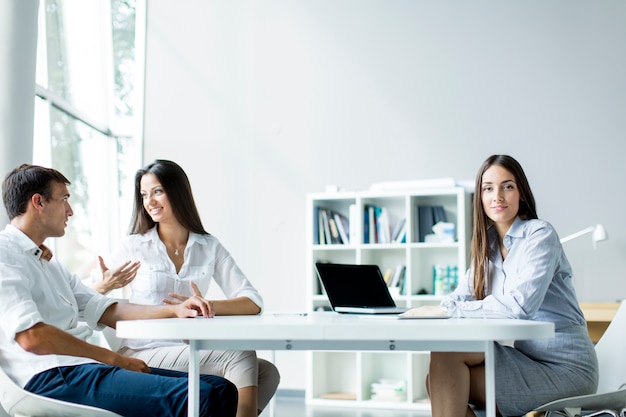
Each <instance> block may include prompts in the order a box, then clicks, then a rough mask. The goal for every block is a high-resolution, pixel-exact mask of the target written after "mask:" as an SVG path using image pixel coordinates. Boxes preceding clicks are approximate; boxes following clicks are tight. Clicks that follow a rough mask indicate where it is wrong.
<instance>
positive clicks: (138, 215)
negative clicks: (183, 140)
mask: <svg viewBox="0 0 626 417" xmlns="http://www.w3.org/2000/svg"><path fill="white" fill-rule="evenodd" d="M146 174H154V176H155V177H157V179H158V180H159V182H160V183H161V186H162V187H163V191H165V194H166V195H167V199H168V200H169V202H170V205H171V206H172V211H173V212H174V216H175V217H176V220H178V222H179V223H180V224H181V225H183V226H184V227H185V228H186V229H187V230H189V231H190V232H194V233H198V234H202V235H208V234H209V233H208V232H207V231H206V230H204V227H203V226H202V221H201V220H200V215H199V214H198V209H197V207H196V203H195V201H194V199H193V193H192V192H191V184H190V183H189V178H188V177H187V174H185V171H183V169H182V168H181V167H180V166H179V165H178V164H177V163H175V162H172V161H167V160H164V159H156V160H155V161H154V162H152V163H150V164H148V165H146V166H145V167H143V168H141V169H140V170H138V171H137V173H136V174H135V196H134V204H133V216H132V219H131V221H130V228H129V233H130V234H131V235H132V234H142V233H146V232H147V231H148V230H150V229H151V228H152V227H154V225H155V224H156V222H155V221H154V220H152V217H150V215H149V214H148V213H147V212H146V210H145V209H144V207H143V198H142V197H141V178H142V177H143V176H144V175H146Z"/></svg>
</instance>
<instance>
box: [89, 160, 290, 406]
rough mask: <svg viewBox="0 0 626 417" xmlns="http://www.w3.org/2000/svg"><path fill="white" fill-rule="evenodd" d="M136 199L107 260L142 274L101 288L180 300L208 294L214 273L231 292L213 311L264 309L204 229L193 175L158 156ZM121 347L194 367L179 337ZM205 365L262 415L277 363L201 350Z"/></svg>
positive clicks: (140, 177) (135, 297)
mask: <svg viewBox="0 0 626 417" xmlns="http://www.w3.org/2000/svg"><path fill="white" fill-rule="evenodd" d="M134 199H135V200H134V210H133V218H132V220H131V228H130V234H129V236H127V237H126V238H125V239H124V240H123V241H122V242H121V244H120V246H119V248H118V249H117V250H116V251H115V252H114V253H113V254H112V255H111V256H110V257H109V258H108V259H106V262H105V261H104V260H102V259H100V265H101V268H103V269H107V266H106V265H111V266H115V267H118V266H119V265H128V267H127V268H126V270H131V269H132V267H133V266H135V265H137V264H138V265H139V268H138V270H137V275H136V277H135V278H134V279H132V275H123V274H118V275H115V274H113V275H112V279H113V280H112V281H109V282H104V281H100V282H96V283H94V285H93V286H94V288H95V289H96V290H98V291H100V292H102V293H106V292H108V291H110V290H112V289H114V288H117V287H119V286H122V285H125V284H126V283H127V282H129V286H130V297H129V299H130V301H131V302H133V303H143V304H163V303H164V302H165V303H176V302H179V301H180V300H182V299H185V298H187V297H188V296H191V295H194V294H195V295H202V294H206V293H207V291H208V288H209V284H210V282H211V280H215V282H216V283H217V285H218V286H219V287H220V288H221V290H222V292H223V293H224V295H225V296H226V297H227V299H223V300H209V304H210V306H211V311H210V312H209V317H213V316H214V315H245V314H259V313H260V312H261V311H262V309H263V300H262V298H261V296H260V295H259V293H258V291H257V290H256V289H255V288H254V287H253V286H252V284H251V283H250V281H249V280H248V278H247V277H246V276H245V275H244V273H243V272H242V271H241V269H240V268H239V267H238V266H237V264H236V263H235V260H234V259H233V257H232V256H231V255H230V253H229V252H228V251H227V250H226V249H225V248H224V246H222V244H221V243H220V242H219V241H218V239H217V238H216V237H215V236H212V235H210V234H209V233H207V232H206V231H205V230H204V227H203V226H202V222H201V220H200V216H199V214H198V210H197V208H196V205H195V202H194V198H193V194H192V191H191V185H190V183H189V179H188V178H187V175H186V174H185V172H184V171H183V169H182V168H181V167H180V166H179V165H178V164H176V163H174V162H171V161H167V160H156V161H154V162H153V163H151V164H149V165H148V166H146V167H144V168H143V169H140V170H139V171H137V174H136V176H135V196H134ZM116 278H117V279H118V280H117V281H115V279H116ZM120 278H124V279H125V280H120ZM118 352H119V353H122V354H124V355H128V356H132V357H135V358H141V359H143V360H144V361H145V362H146V363H148V365H149V366H153V367H161V368H168V369H175V370H182V371H186V370H187V369H188V364H189V354H188V352H189V349H188V346H187V345H186V344H184V343H183V341H180V340H178V341H177V340H172V341H162V340H139V339H126V340H124V341H123V344H122V347H121V348H120V349H119V350H118ZM200 366H201V369H200V372H201V373H204V374H211V375H219V376H223V377H225V378H227V379H229V380H230V381H231V382H233V383H234V384H235V385H236V386H237V389H238V391H239V405H238V408H237V417H253V416H257V415H258V414H260V412H261V411H262V410H263V408H264V407H265V406H266V405H267V404H268V402H269V401H270V399H271V397H272V396H273V395H274V393H275V392H276V388H277V386H278V382H279V379H280V376H279V373H278V370H277V369H276V367H275V366H274V365H273V364H272V363H270V362H268V361H265V360H263V359H260V358H257V356H256V352H254V351H201V352H200Z"/></svg>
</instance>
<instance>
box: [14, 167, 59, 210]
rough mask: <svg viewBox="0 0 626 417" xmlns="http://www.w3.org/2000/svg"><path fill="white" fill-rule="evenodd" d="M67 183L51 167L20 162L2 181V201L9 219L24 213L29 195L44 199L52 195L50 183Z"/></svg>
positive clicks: (47, 199)
mask: <svg viewBox="0 0 626 417" xmlns="http://www.w3.org/2000/svg"><path fill="white" fill-rule="evenodd" d="M55 182H57V183H61V184H65V185H69V184H71V183H70V180H68V179H67V178H66V177H65V175H63V174H61V173H60V172H59V171H57V170H56V169H53V168H45V167H42V166H38V165H29V164H22V165H20V166H19V167H17V168H15V169H14V170H13V171H11V172H10V173H9V174H7V176H6V177H5V179H4V182H3V183H2V201H3V202H4V207H5V208H6V210H7V215H8V216H9V220H13V218H15V217H17V216H19V215H22V214H24V213H26V207H27V205H28V202H29V201H30V199H31V197H32V196H33V195H35V194H41V195H42V196H43V198H44V199H45V201H49V200H50V198H51V197H52V184H53V183H55Z"/></svg>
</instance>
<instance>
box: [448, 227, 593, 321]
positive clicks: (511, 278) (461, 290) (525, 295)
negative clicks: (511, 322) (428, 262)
mask: <svg viewBox="0 0 626 417" xmlns="http://www.w3.org/2000/svg"><path fill="white" fill-rule="evenodd" d="M488 234H489V244H490V247H491V255H490V258H489V269H490V271H491V280H490V283H489V284H485V285H486V291H485V293H486V294H487V296H486V297H485V298H484V299H483V300H476V299H475V298H474V297H473V282H472V281H473V279H472V278H473V273H472V271H471V270H470V271H468V273H467V274H465V276H464V277H462V278H461V280H460V282H459V285H458V287H457V288H456V290H455V291H454V292H452V293H451V294H449V295H447V296H446V297H444V299H443V300H442V302H441V305H442V306H443V307H444V308H446V309H447V314H448V315H449V316H451V317H468V318H470V317H472V318H515V319H528V320H540V321H550V322H553V323H554V324H555V328H556V329H557V330H558V329H562V328H564V327H568V326H571V325H585V319H584V316H583V314H582V312H581V310H580V307H579V305H578V300H577V297H576V292H575V290H574V286H573V283H572V268H571V266H570V264H569V261H568V260H567V258H566V257H565V253H564V252H563V247H562V246H561V242H560V240H559V237H558V235H557V233H556V231H555V230H554V228H553V227H552V225H551V224H550V223H548V222H546V221H544V220H538V219H531V220H522V219H520V218H519V217H518V218H516V219H515V221H514V222H513V224H512V225H511V227H510V228H509V231H508V232H507V233H506V235H505V237H504V246H505V247H506V249H507V252H508V254H507V257H506V259H505V260H504V261H503V260H502V255H501V253H500V247H499V246H498V236H497V232H496V230H495V228H494V227H492V228H490V229H489V231H488Z"/></svg>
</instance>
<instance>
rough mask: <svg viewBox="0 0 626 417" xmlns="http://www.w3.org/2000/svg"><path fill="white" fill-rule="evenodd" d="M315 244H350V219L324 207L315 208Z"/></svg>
mask: <svg viewBox="0 0 626 417" xmlns="http://www.w3.org/2000/svg"><path fill="white" fill-rule="evenodd" d="M313 213H314V214H313V217H314V220H313V243H314V244H319V245H330V244H334V245H339V244H347V243H349V242H350V238H349V236H348V233H349V230H350V221H349V219H348V218H347V217H346V216H344V215H343V214H341V213H338V212H336V211H333V210H329V209H326V208H323V207H317V206H316V207H314V211H313Z"/></svg>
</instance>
